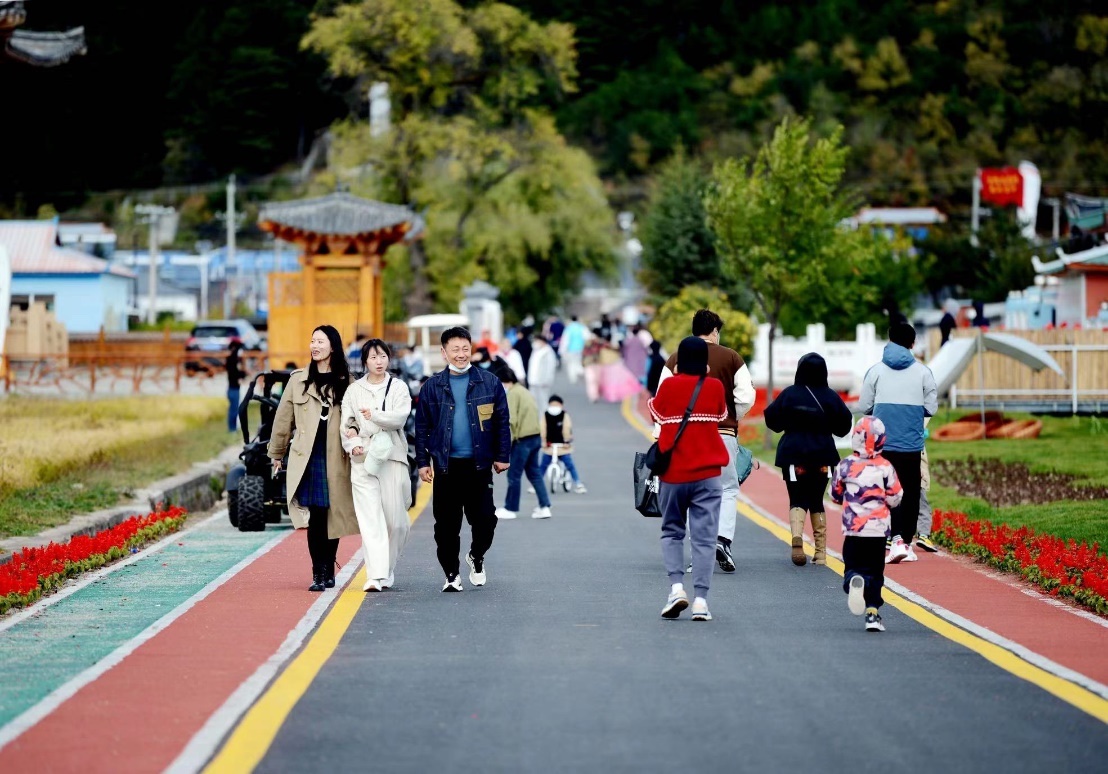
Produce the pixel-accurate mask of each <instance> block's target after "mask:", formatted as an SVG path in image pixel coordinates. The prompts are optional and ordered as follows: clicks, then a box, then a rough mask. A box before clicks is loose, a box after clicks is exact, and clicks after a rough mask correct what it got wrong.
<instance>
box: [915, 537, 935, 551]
mask: <svg viewBox="0 0 1108 774" xmlns="http://www.w3.org/2000/svg"><path fill="white" fill-rule="evenodd" d="M916 545H917V546H919V547H920V548H922V549H923V550H924V551H927V552H928V553H932V554H937V553H938V552H939V547H938V546H937V545H935V543H934V542H933V541H932V540H931V536H930V535H920V536H918V537H917V538H916Z"/></svg>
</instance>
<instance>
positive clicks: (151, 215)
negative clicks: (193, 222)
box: [135, 204, 177, 325]
mask: <svg viewBox="0 0 1108 774" xmlns="http://www.w3.org/2000/svg"><path fill="white" fill-rule="evenodd" d="M135 214H136V215H139V216H141V217H142V220H143V222H145V223H147V224H149V226H150V254H149V256H148V263H147V269H148V272H147V280H148V284H147V305H148V306H147V309H146V322H148V323H150V324H151V325H153V324H154V323H156V322H157V321H158V312H157V309H155V303H156V302H157V299H158V260H159V257H158V247H159V245H161V244H169V243H171V242H172V241H173V237H174V236H175V235H176V232H177V210H175V209H173V208H172V207H163V206H161V205H160V204H139V205H138V206H136V207H135Z"/></svg>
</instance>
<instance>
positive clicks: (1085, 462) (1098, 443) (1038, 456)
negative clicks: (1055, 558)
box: [746, 409, 1108, 552]
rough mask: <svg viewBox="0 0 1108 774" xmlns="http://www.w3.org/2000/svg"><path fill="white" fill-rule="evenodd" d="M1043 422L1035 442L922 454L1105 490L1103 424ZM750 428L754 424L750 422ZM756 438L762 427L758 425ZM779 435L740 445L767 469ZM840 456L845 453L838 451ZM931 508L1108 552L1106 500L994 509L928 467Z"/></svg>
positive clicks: (952, 445)
mask: <svg viewBox="0 0 1108 774" xmlns="http://www.w3.org/2000/svg"><path fill="white" fill-rule="evenodd" d="M971 411H972V409H965V410H963V409H959V410H957V411H953V412H952V411H949V410H941V411H940V412H939V413H938V415H936V417H935V418H934V419H933V420H931V425H930V427H931V428H932V429H935V428H938V427H942V426H943V425H944V424H946V423H947V422H951V421H953V420H955V419H957V418H959V417H961V416H964V415H965V414H967V413H971ZM1007 416H1008V417H1009V418H1011V419H1026V418H1029V417H1030V415H1026V414H1010V415H1007ZM1036 418H1037V419H1041V420H1042V422H1043V431H1042V433H1041V434H1040V435H1039V437H1038V438H1036V439H1031V440H1023V441H1007V440H983V441H963V442H941V441H934V440H928V442H927V455H928V458H929V459H930V460H931V462H932V463H934V462H935V461H937V460H960V459H965V458H967V457H970V456H972V457H976V458H979V459H984V458H995V459H999V460H1001V461H1003V462H1007V463H1022V464H1024V465H1026V466H1027V468H1028V469H1029V470H1030V471H1031V472H1032V473H1035V472H1046V471H1050V470H1055V471H1058V472H1061V473H1068V474H1070V475H1073V476H1076V477H1078V479H1079V481H1078V482H1077V483H1079V484H1089V485H1099V486H1108V420H1106V419H1098V418H1096V417H1036ZM751 424H754V423H753V422H752V423H751ZM756 424H757V427H758V430H759V433H760V432H761V430H762V428H763V427H764V425H763V424H762V423H761V422H760V421H758V422H757V423H756ZM779 438H780V436H779V435H775V436H774V440H773V448H772V449H769V450H764V449H762V443H761V439H760V437H759V440H757V441H755V442H751V443H748V444H746V445H747V446H748V447H749V448H750V449H751V450H752V451H753V452H754V454H755V455H756V456H757V457H758V458H759V459H761V460H762V461H763V462H768V463H769V464H773V457H774V454H775V452H776V444H777V440H778V439H779ZM843 453H844V454H845V451H844V452H843ZM929 499H930V501H931V506H932V507H933V508H935V509H938V510H946V511H961V512H963V513H965V514H966V515H967V516H969V517H971V518H973V519H988V520H989V521H992V522H993V523H994V524H996V523H1003V524H1008V525H1009V526H1012V527H1020V526H1028V527H1031V528H1032V529H1034V530H1035V531H1037V532H1044V533H1047V534H1051V535H1057V536H1058V537H1061V538H1066V539H1070V538H1072V539H1074V540H1077V541H1078V542H1080V541H1085V542H1088V543H1090V544H1091V543H1094V542H1096V543H1099V544H1100V546H1101V551H1104V552H1108V500H1086V501H1074V500H1060V501H1056V502H1052V503H1046V504H1042V505H1015V506H1009V507H1005V508H994V507H993V506H991V505H989V504H988V503H987V502H985V501H984V500H981V499H979V498H976V497H965V496H963V495H960V494H959V493H958V492H957V491H955V490H954V489H952V488H950V487H947V486H943V485H942V484H941V483H940V482H939V481H938V480H937V478H936V475H935V471H934V466H932V481H931V491H930V493H929Z"/></svg>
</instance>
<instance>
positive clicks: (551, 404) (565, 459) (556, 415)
mask: <svg viewBox="0 0 1108 774" xmlns="http://www.w3.org/2000/svg"><path fill="white" fill-rule="evenodd" d="M539 431H540V434H541V435H542V473H543V476H544V477H545V476H546V471H547V469H548V468H549V467H550V464H551V462H553V460H554V452H555V451H556V452H557V454H558V459H559V460H561V461H562V463H564V464H565V466H566V470H567V471H569V475H570V476H571V477H572V478H573V484H574V487H575V491H576V492H577V494H585V493H586V492H587V491H589V490H588V489H586V488H585V485H584V484H583V483H581V477H580V476H579V475H577V467H576V466H575V465H574V464H573V421H572V420H571V419H570V418H569V414H567V413H566V410H565V405H564V404H563V403H562V399H561V398H560V397H559V396H557V395H551V396H550V400H549V401H547V404H546V413H545V414H543V416H542V421H541V422H539Z"/></svg>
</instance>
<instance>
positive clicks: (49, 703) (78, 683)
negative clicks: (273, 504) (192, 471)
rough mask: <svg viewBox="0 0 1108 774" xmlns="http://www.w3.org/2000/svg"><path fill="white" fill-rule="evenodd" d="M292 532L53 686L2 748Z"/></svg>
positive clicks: (0, 735)
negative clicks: (61, 682)
mask: <svg viewBox="0 0 1108 774" xmlns="http://www.w3.org/2000/svg"><path fill="white" fill-rule="evenodd" d="M218 515H220V514H215V516H218ZM215 516H212V517H210V518H209V519H205V521H204V522H201V523H202V524H203V523H206V522H207V521H209V520H210V519H211V518H215ZM197 526H199V525H197ZM291 534H293V533H291V532H282V533H280V534H277V535H275V536H274V537H273V539H272V540H270V541H268V542H267V543H265V544H263V545H262V546H261V547H260V548H258V550H256V551H254V553H252V554H250V555H249V556H248V557H246V558H245V559H243V560H242V561H240V562H239V563H238V564H236V565H235V566H234V567H231V568H230V569H229V570H227V571H226V572H224V573H223V574H222V575H220V576H219V577H218V578H216V579H215V580H213V581H212V582H211V583H209V584H208V585H207V586H205V587H204V588H202V589H200V590H199V591H198V592H196V593H195V594H193V595H192V596H191V597H189V598H188V599H186V600H185V601H184V602H182V603H181V604H180V605H178V606H177V607H175V608H174V609H173V610H172V611H171V612H169V613H167V614H166V615H164V616H162V617H161V618H159V619H158V620H157V621H155V622H154V623H152V624H150V626H148V627H146V629H144V630H143V631H141V632H139V633H138V634H137V635H135V636H134V637H132V638H131V639H129V640H127V641H126V642H124V643H123V644H122V645H120V646H119V647H118V648H116V649H115V650H113V651H112V652H111V653H109V654H108V655H107V656H105V657H104V658H102V659H101V660H100V661H98V662H96V663H95V664H93V665H92V666H90V667H89V668H88V669H85V670H84V671H83V672H81V673H79V674H78V675H76V676H75V677H73V678H72V679H70V680H69V681H68V682H66V683H64V684H62V685H61V686H59V687H58V688H56V689H54V690H53V691H52V692H51V693H50V694H49V695H47V696H46V697H45V698H43V699H42V700H41V701H40V702H39V703H38V704H35V705H34V706H33V707H30V708H29V709H27V710H26V711H24V712H23V713H22V714H20V715H17V716H16V717H15V718H13V719H12V720H11V722H9V723H8V724H7V725H5V726H3V727H2V728H0V750H2V749H3V748H4V746H5V745H7V744H8V743H9V742H11V741H12V740H13V739H15V738H16V737H18V736H19V735H20V734H22V733H23V732H24V731H26V730H27V729H29V728H31V727H32V726H33V725H35V724H36V723H38V722H39V721H40V720H42V719H43V718H44V717H46V716H47V715H49V714H50V713H51V712H53V711H54V710H56V709H57V708H58V707H59V706H60V705H61V704H62V703H63V702H65V701H66V700H67V699H69V698H70V697H72V696H73V695H74V694H76V693H77V692H78V691H79V690H81V689H82V688H84V687H85V686H86V685H88V684H89V683H91V682H92V681H93V680H95V679H97V678H98V677H100V676H101V675H103V674H104V673H105V672H107V671H108V670H109V669H111V668H112V667H114V666H115V665H116V664H118V663H120V662H121V661H123V659H125V658H127V656H129V655H130V654H131V653H133V652H134V651H135V650H136V649H138V648H139V646H141V645H142V644H143V643H144V642H146V641H147V640H150V639H151V638H153V637H154V636H155V635H157V634H158V633H159V632H161V631H163V630H164V629H165V628H166V627H168V626H169V625H170V624H171V623H173V622H174V621H176V620H177V619H178V618H180V617H181V616H182V615H184V614H185V613H187V612H188V611H189V610H190V609H192V608H193V607H195V606H196V604H197V603H198V602H200V601H202V600H203V599H204V598H205V597H207V596H208V595H209V594H211V593H212V592H213V591H215V590H216V589H218V588H219V587H220V586H222V585H223V584H224V583H226V582H227V581H229V580H230V579H231V578H233V577H234V576H235V575H237V574H238V573H239V572H241V571H242V570H243V569H245V568H246V567H247V566H249V565H250V563H251V562H253V561H255V560H256V559H258V558H259V557H261V556H263V555H264V554H266V553H268V552H269V551H270V550H272V549H273V548H274V547H275V546H276V545H277V544H278V543H280V542H281V541H282V540H284V539H285V538H287V537H288V536H289V535H291ZM178 538H180V533H176V534H174V535H173V539H175V540H176V539H178ZM162 542H165V541H162ZM114 566H115V565H113V567H114Z"/></svg>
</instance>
